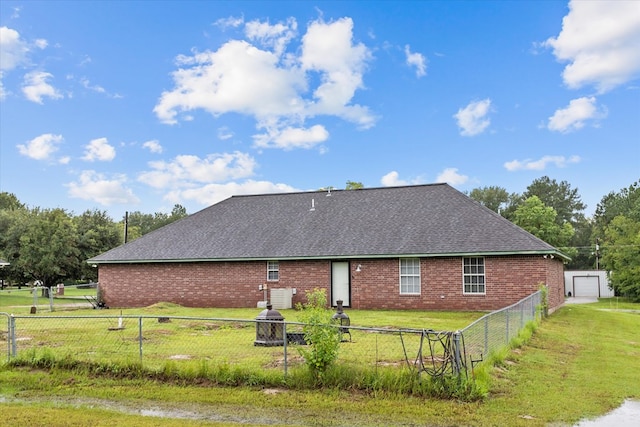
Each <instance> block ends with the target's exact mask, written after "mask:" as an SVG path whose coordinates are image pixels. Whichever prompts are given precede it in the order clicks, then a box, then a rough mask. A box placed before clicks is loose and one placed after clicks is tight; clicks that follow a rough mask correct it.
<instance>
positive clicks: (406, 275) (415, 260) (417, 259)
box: [398, 258, 422, 296]
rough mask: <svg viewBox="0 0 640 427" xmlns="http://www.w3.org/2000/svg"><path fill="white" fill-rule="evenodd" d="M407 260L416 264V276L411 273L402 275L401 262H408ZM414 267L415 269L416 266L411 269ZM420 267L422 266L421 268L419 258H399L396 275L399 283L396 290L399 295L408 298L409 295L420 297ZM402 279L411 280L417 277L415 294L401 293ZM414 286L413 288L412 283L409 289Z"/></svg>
mask: <svg viewBox="0 0 640 427" xmlns="http://www.w3.org/2000/svg"><path fill="white" fill-rule="evenodd" d="M409 260H411V261H414V262H417V267H418V273H417V274H413V273H411V274H406V273H405V274H403V273H402V262H403V261H405V262H406V261H409ZM415 267H416V265H415V264H414V265H413V266H412V269H413V268H415ZM421 267H422V266H421V263H420V258H400V259H399V260H398V275H399V283H398V288H399V289H398V291H399V294H400V295H409V296H411V295H422V271H421V270H422V268H421ZM403 277H412V278H415V277H417V278H418V290H417V292H403V291H402V278H403ZM407 286H409V285H407ZM414 286H415V284H413V283H412V284H411V287H412V288H413V287H414Z"/></svg>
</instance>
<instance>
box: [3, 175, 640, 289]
mask: <svg viewBox="0 0 640 427" xmlns="http://www.w3.org/2000/svg"><path fill="white" fill-rule="evenodd" d="M363 187H364V186H363V185H362V183H360V182H356V181H347V183H346V189H347V190H353V189H359V188H363ZM468 196H469V197H471V198H472V199H474V200H476V201H477V202H478V203H480V204H482V205H483V206H485V207H487V208H488V209H491V210H493V211H495V212H496V213H498V214H499V215H501V216H503V217H504V218H506V219H508V220H509V221H511V222H513V223H514V224H516V225H518V226H520V227H522V228H524V229H525V230H527V231H529V232H530V233H532V234H533V235H535V236H537V237H539V238H540V239H542V240H544V241H545V242H547V243H549V244H550V245H552V246H555V247H556V248H558V249H559V250H560V251H562V252H563V253H565V254H566V255H568V256H569V257H570V258H571V261H569V262H568V263H567V265H566V268H567V269H570V270H592V269H603V270H607V271H608V272H609V273H610V277H609V279H610V282H611V283H612V285H613V287H614V289H615V290H616V292H617V294H619V295H624V296H628V297H631V298H633V299H636V300H640V181H636V182H635V183H633V184H631V185H630V186H629V187H627V188H623V189H621V190H619V191H611V192H610V193H609V194H607V195H605V196H604V197H603V198H602V199H601V201H600V203H598V205H597V207H596V210H595V213H594V215H593V216H592V217H587V216H586V215H585V214H584V210H585V208H586V206H585V204H584V203H583V202H582V200H581V197H580V195H579V193H578V190H577V189H574V188H571V185H570V184H569V183H568V182H566V181H561V182H557V181H556V180H554V179H551V178H549V177H547V176H544V177H541V178H538V179H536V180H534V181H533V182H532V183H531V184H530V185H529V186H528V187H527V188H526V190H525V191H524V192H523V193H522V194H519V193H509V192H508V191H507V190H506V189H504V188H502V187H499V186H489V187H482V188H476V189H473V190H472V191H471V192H469V193H468ZM185 216H187V212H186V209H185V208H184V207H183V206H181V205H175V206H174V207H173V210H172V211H171V213H162V212H156V213H154V214H144V213H142V212H139V211H136V212H132V213H130V214H129V215H128V217H127V221H126V225H127V226H126V227H125V218H123V219H122V220H120V221H118V222H115V221H113V220H112V219H111V218H110V217H109V216H108V215H107V213H106V212H105V211H100V210H87V211H85V212H84V213H82V214H81V215H74V214H72V213H70V212H68V211H66V210H64V209H41V208H38V207H36V208H29V207H27V206H25V205H24V204H23V203H21V202H20V200H19V199H18V198H17V197H16V196H15V195H14V194H11V193H6V192H4V193H0V258H2V259H4V260H5V261H7V262H9V263H10V265H9V266H6V267H4V268H3V269H2V270H0V278H2V279H5V280H9V281H11V282H13V283H16V284H23V283H27V282H31V281H34V280H40V281H42V282H43V284H44V285H45V286H48V287H50V286H54V285H56V284H57V283H60V282H66V283H68V282H69V281H95V280H97V271H96V269H95V268H92V267H91V266H90V265H88V264H87V263H86V262H85V261H86V260H87V259H89V258H92V257H94V256H96V255H99V254H101V253H103V252H105V251H107V250H109V249H112V248H114V247H116V246H119V245H121V244H122V243H123V242H124V241H125V230H126V232H127V240H129V241H130V240H133V239H136V238H138V237H140V236H142V235H144V234H147V233H149V232H151V231H153V230H155V229H157V228H160V227H162V226H164V225H167V224H169V223H171V222H173V221H176V220H178V219H180V218H183V217H185Z"/></svg>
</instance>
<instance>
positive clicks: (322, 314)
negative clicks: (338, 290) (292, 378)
mask: <svg viewBox="0 0 640 427" xmlns="http://www.w3.org/2000/svg"><path fill="white" fill-rule="evenodd" d="M300 320H301V321H302V322H303V323H304V324H305V325H304V326H303V328H302V331H303V332H304V337H305V340H306V341H307V343H309V345H308V346H306V347H298V351H299V352H300V355H301V356H302V357H303V358H304V360H305V363H306V365H307V367H308V368H309V370H310V371H311V373H312V374H313V376H314V378H315V379H316V381H318V382H322V381H323V376H324V375H325V373H326V371H327V369H328V368H329V367H330V366H331V365H332V364H333V363H334V362H335V360H336V359H337V358H338V350H339V348H340V341H341V339H342V334H341V332H340V329H339V328H337V327H336V326H335V325H333V323H332V311H331V310H329V309H328V308H327V295H326V291H325V290H324V289H314V290H313V291H312V292H308V293H307V303H306V304H304V305H303V306H302V313H301V315H300Z"/></svg>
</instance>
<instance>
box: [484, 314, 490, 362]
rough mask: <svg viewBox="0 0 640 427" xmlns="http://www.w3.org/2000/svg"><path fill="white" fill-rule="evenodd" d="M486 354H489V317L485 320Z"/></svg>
mask: <svg viewBox="0 0 640 427" xmlns="http://www.w3.org/2000/svg"><path fill="white" fill-rule="evenodd" d="M484 354H487V355H488V354H489V316H485V318H484Z"/></svg>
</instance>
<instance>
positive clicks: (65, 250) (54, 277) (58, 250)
mask: <svg viewBox="0 0 640 427" xmlns="http://www.w3.org/2000/svg"><path fill="white" fill-rule="evenodd" d="M76 236H77V230H76V227H75V224H74V222H73V221H72V218H71V217H70V216H69V214H68V213H67V212H66V211H65V210H63V209H45V210H40V209H34V210H31V211H30V212H29V213H28V215H22V216H21V217H20V218H19V220H18V221H16V223H14V224H13V226H12V229H11V230H10V242H9V243H10V245H11V247H10V248H9V249H8V251H9V252H13V257H12V258H13V259H12V260H11V261H10V262H11V263H12V266H13V265H14V263H15V267H16V268H17V269H20V270H21V272H22V274H23V276H24V277H26V278H28V279H30V280H40V281H42V283H43V284H44V286H46V287H49V288H50V287H51V286H54V285H56V284H57V283H60V282H62V281H63V280H65V279H70V278H74V274H75V273H76V272H77V271H78V263H79V255H80V251H79V250H78V247H77V244H76V243H77V241H76Z"/></svg>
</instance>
